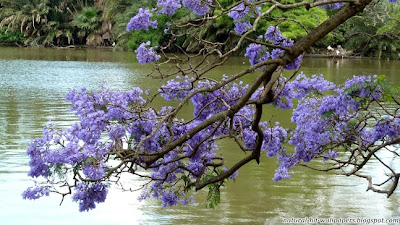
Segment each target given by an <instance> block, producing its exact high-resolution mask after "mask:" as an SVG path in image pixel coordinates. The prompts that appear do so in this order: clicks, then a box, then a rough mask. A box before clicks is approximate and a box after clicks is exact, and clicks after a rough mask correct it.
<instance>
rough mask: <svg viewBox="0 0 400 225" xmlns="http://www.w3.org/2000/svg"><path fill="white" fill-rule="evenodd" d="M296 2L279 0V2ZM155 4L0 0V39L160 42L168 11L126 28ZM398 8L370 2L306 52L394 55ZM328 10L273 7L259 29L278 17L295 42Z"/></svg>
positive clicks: (193, 47) (193, 46) (221, 21)
mask: <svg viewBox="0 0 400 225" xmlns="http://www.w3.org/2000/svg"><path fill="white" fill-rule="evenodd" d="M299 1H300V0H283V1H282V3H294V2H299ZM235 2H237V1H236V0H220V4H221V5H223V6H229V5H232V4H234V3H235ZM155 4H156V1H155V0H150V1H143V0H52V1H50V0H0V43H3V44H5V43H8V44H15V45H23V46H45V47H53V46H68V45H88V46H111V45H113V46H115V48H116V49H124V50H127V49H129V50H132V51H133V50H135V49H137V48H138V47H139V44H140V43H141V42H142V41H143V40H151V43H152V45H153V46H159V45H163V44H165V42H166V41H167V40H169V39H170V37H169V36H168V35H167V34H165V33H164V32H163V31H164V29H166V27H167V26H166V25H165V22H166V21H167V19H168V18H167V16H166V15H157V14H156V13H153V17H154V18H155V19H157V20H158V21H159V23H160V24H159V26H158V27H157V29H152V28H150V29H149V30H141V31H133V32H128V31H127V30H126V24H127V23H128V21H129V18H131V17H132V16H134V15H136V14H137V13H138V11H139V8H141V7H149V6H151V5H155ZM265 8H268V5H266V6H265V7H264V9H265ZM264 9H261V11H262V10H264ZM399 10H400V7H399V4H387V3H383V4H376V5H371V6H369V7H368V8H367V9H366V10H365V11H364V12H363V13H360V14H359V15H358V16H356V17H354V18H352V19H351V20H349V21H348V22H346V23H345V24H343V25H342V26H341V27H340V28H338V29H336V31H335V32H333V33H332V34H330V35H328V36H327V37H325V38H324V39H323V40H321V41H320V42H319V43H318V44H317V46H316V48H314V49H310V51H311V52H313V53H314V52H315V53H320V52H321V50H325V49H326V47H327V46H329V45H330V46H332V47H336V46H338V45H341V46H343V47H344V48H346V49H349V50H352V51H353V52H354V54H356V55H361V56H372V57H379V58H397V57H398V56H397V54H398V51H399V49H400V33H399V32H398V31H399V28H400V15H399V13H398V12H399ZM216 13H218V12H216ZM332 13H334V12H329V11H326V10H324V9H321V8H312V9H306V8H305V7H300V8H298V9H296V10H289V11H283V10H276V11H275V12H274V13H273V14H271V18H264V19H263V21H261V23H260V26H259V27H260V28H259V29H261V30H266V29H267V28H268V27H269V26H270V25H276V23H277V21H278V24H279V28H280V30H281V31H282V33H283V34H284V35H285V36H286V37H288V38H291V39H294V40H296V39H297V38H299V37H301V36H304V34H305V32H306V31H305V29H304V28H306V29H307V30H312V28H315V27H316V26H318V25H319V24H320V23H322V22H323V21H325V20H326V19H327V18H328V17H329V14H332ZM194 18H196V15H195V14H194V13H193V12H190V11H189V10H184V9H181V10H180V11H179V12H178V13H177V14H175V15H173V20H175V21H181V20H185V21H190V20H193V19H194ZM250 20H251V18H250ZM250 22H251V21H250ZM234 26H235V24H234V23H233V20H232V19H231V18H229V17H228V16H227V15H224V16H222V17H220V18H218V19H216V20H213V21H209V22H208V24H207V26H204V27H203V28H202V29H199V30H197V31H196V32H197V34H196V35H200V36H201V38H203V39H205V40H209V41H218V40H220V39H221V40H223V39H225V37H227V35H228V32H229V31H230V30H232V28H233V27H234ZM185 32H187V33H181V34H180V36H179V41H178V42H177V43H178V45H180V46H179V47H183V48H184V49H185V50H186V51H188V52H196V51H197V50H198V49H199V48H200V47H201V46H198V45H197V42H196V40H195V39H196V36H195V35H187V34H188V33H190V32H192V31H190V30H188V31H185ZM226 48H229V46H226ZM171 50H172V51H174V50H176V48H175V49H174V48H172V49H171Z"/></svg>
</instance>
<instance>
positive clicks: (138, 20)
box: [126, 8, 157, 31]
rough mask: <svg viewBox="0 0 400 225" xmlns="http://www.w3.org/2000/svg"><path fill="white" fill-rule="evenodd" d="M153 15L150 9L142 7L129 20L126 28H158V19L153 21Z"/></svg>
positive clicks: (128, 29) (130, 29)
mask: <svg viewBox="0 0 400 225" xmlns="http://www.w3.org/2000/svg"><path fill="white" fill-rule="evenodd" d="M152 16H153V14H152V13H150V11H149V10H148V9H143V8H140V9H139V13H138V14H136V16H134V17H132V18H131V20H130V21H129V23H128V25H127V26H126V30H127V31H132V30H148V29H149V26H151V27H153V28H157V21H152V20H151V17H152Z"/></svg>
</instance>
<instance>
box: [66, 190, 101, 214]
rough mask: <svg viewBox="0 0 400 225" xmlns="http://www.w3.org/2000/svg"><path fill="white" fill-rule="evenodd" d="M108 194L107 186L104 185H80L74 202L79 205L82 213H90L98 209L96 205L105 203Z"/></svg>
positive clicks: (74, 195) (73, 197) (74, 196)
mask: <svg viewBox="0 0 400 225" xmlns="http://www.w3.org/2000/svg"><path fill="white" fill-rule="evenodd" d="M107 193H108V190H107V186H106V185H105V184H103V183H92V184H88V183H78V184H77V185H76V187H75V193H74V194H73V196H72V200H73V201H75V202H78V203H79V211H80V212H83V211H89V210H91V209H94V208H96V204H95V203H101V202H104V201H105V200H106V197H107Z"/></svg>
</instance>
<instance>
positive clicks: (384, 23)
mask: <svg viewBox="0 0 400 225" xmlns="http://www.w3.org/2000/svg"><path fill="white" fill-rule="evenodd" d="M399 9H400V7H399V5H398V4H389V3H382V4H377V5H372V6H370V7H369V8H367V9H366V10H365V11H364V12H363V13H362V14H360V15H359V16H356V17H354V18H352V19H350V20H349V21H348V23H347V24H346V25H345V32H344V36H345V37H346V39H347V41H346V42H344V44H345V47H346V48H348V49H355V51H356V52H358V53H359V54H360V55H362V56H371V57H377V58H391V59H397V55H398V51H399V49H400V33H399V28H400V16H399V13H398V11H399Z"/></svg>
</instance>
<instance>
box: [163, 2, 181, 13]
mask: <svg viewBox="0 0 400 225" xmlns="http://www.w3.org/2000/svg"><path fill="white" fill-rule="evenodd" d="M157 6H158V7H160V8H161V10H159V13H162V14H167V15H172V14H174V13H175V11H176V10H177V9H180V8H181V7H182V5H181V1H180V0H158V1H157Z"/></svg>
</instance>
